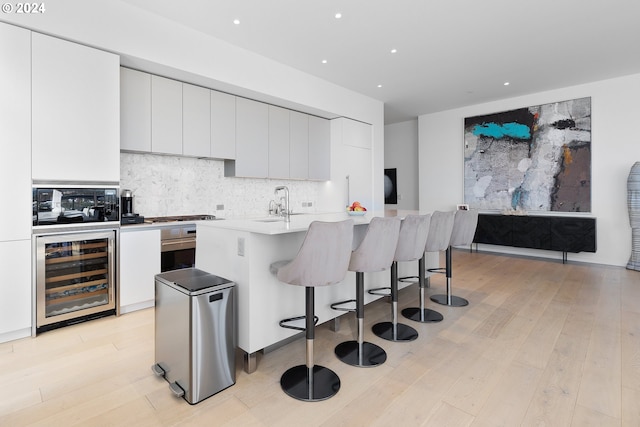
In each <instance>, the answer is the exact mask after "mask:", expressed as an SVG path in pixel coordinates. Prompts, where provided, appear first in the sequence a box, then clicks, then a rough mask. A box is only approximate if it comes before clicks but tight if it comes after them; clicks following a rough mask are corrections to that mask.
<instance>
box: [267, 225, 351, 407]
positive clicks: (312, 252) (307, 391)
mask: <svg viewBox="0 0 640 427" xmlns="http://www.w3.org/2000/svg"><path fill="white" fill-rule="evenodd" d="M352 245H353V220H350V219H349V220H346V221H341V222H320V221H314V222H312V223H311V225H310V226H309V230H308V231H307V234H306V236H305V238H304V242H303V243H302V246H301V247H300V251H299V252H298V254H297V255H296V257H295V258H294V259H293V260H291V261H289V262H287V261H280V262H277V263H274V264H272V265H271V268H272V271H276V275H277V277H278V280H280V281H282V282H285V283H288V284H290V285H296V286H304V287H305V302H306V304H305V305H306V310H305V315H304V316H303V317H302V318H304V319H305V328H297V327H292V326H286V325H283V322H286V321H288V320H293V319H286V321H282V322H280V325H281V326H285V327H289V328H292V329H299V330H304V331H305V333H306V364H305V365H298V366H294V367H293V368H290V369H288V370H287V371H286V372H285V373H284V374H283V375H282V377H281V378H280V385H281V386H282V389H283V390H284V392H285V393H287V394H288V395H289V396H291V397H293V398H296V399H298V400H304V401H307V402H313V401H318V400H325V399H328V398H330V397H331V396H333V395H335V394H336V393H337V392H338V390H340V378H338V375H336V373H335V372H333V371H332V370H331V369H328V368H325V367H324V366H319V365H316V364H314V361H313V341H314V338H315V324H316V321H317V320H316V317H315V313H314V290H315V287H316V286H327V285H332V284H334V283H338V282H341V281H342V280H343V279H344V277H345V276H346V274H347V267H348V266H349V259H350V257H351V247H352ZM296 319H298V318H296Z"/></svg>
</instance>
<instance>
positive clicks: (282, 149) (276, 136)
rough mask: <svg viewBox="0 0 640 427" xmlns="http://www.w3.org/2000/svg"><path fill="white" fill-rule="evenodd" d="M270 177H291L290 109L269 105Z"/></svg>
mask: <svg viewBox="0 0 640 427" xmlns="http://www.w3.org/2000/svg"><path fill="white" fill-rule="evenodd" d="M269 178H289V110H287V109H284V108H280V107H275V106H273V105H270V106H269Z"/></svg>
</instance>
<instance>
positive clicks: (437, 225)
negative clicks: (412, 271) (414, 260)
mask: <svg viewBox="0 0 640 427" xmlns="http://www.w3.org/2000/svg"><path fill="white" fill-rule="evenodd" d="M453 216H454V212H453V211H451V212H438V211H436V212H434V213H433V214H432V215H431V222H430V224H429V231H428V233H427V238H426V241H425V245H424V248H423V249H422V257H421V258H420V260H419V261H418V275H417V276H411V277H402V278H400V280H401V281H403V280H406V279H418V290H419V298H420V307H408V308H405V309H404V310H402V315H403V316H404V317H406V318H408V319H411V320H415V321H416V322H422V323H428V322H440V321H441V320H442V319H443V317H442V314H440V313H438V312H437V311H434V310H430V309H428V308H425V304H424V300H425V298H424V289H425V288H426V283H427V281H426V280H425V276H424V274H425V253H426V252H439V251H443V250H445V249H447V247H448V246H449V239H450V237H451V230H452V229H453Z"/></svg>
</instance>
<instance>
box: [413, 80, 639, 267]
mask: <svg viewBox="0 0 640 427" xmlns="http://www.w3.org/2000/svg"><path fill="white" fill-rule="evenodd" d="M586 96H590V97H591V111H592V121H591V125H592V152H591V153H592V154H591V156H592V176H591V178H592V180H591V185H592V195H591V197H592V199H591V201H592V215H593V216H595V217H597V230H598V234H597V245H598V250H597V252H596V253H595V254H592V253H579V254H569V260H577V261H584V262H592V263H600V264H609V265H616V266H625V265H626V264H627V262H628V260H629V256H630V253H631V227H630V225H629V216H628V208H627V186H626V182H627V177H628V175H629V171H630V169H631V166H632V165H633V164H634V162H636V161H638V160H640V140H639V136H638V130H637V129H638V117H640V102H639V99H640V74H636V75H632V76H627V77H622V78H617V79H611V80H604V81H600V82H595V83H591V84H585V85H580V86H572V87H567V88H563V89H558V90H553V91H547V92H541V93H536V94H532V95H528V96H522V97H518V98H511V99H505V100H502V101H496V102H491V103H486V104H480V105H473V106H469V107H464V108H459V109H455V110H449V111H443V112H439V113H434V114H427V115H423V116H420V117H419V160H420V172H419V176H420V209H421V210H425V211H433V210H447V209H454V208H455V205H456V204H457V203H461V202H462V200H463V197H464V190H463V162H464V154H463V120H464V118H465V117H471V116H476V115H481V114H487V113H493V112H499V111H505V110H510V109H514V108H519V107H527V106H530V105H538V104H545V103H549V102H556V101H563V100H568V99H575V98H582V97H586ZM481 246H482V249H490V248H491V247H490V246H488V245H481ZM493 249H496V247H493ZM498 249H499V250H502V251H504V252H510V253H519V254H529V255H535V256H543V257H553V258H560V257H561V255H560V254H558V253H554V252H548V251H533V250H519V249H516V248H498Z"/></svg>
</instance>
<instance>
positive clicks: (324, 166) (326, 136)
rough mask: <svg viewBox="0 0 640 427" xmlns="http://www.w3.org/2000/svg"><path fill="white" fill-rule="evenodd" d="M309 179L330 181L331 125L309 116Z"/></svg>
mask: <svg viewBox="0 0 640 427" xmlns="http://www.w3.org/2000/svg"><path fill="white" fill-rule="evenodd" d="M309 179H312V180H319V181H328V180H330V179H331V123H330V122H329V120H326V119H321V118H320V117H315V116H309Z"/></svg>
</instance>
